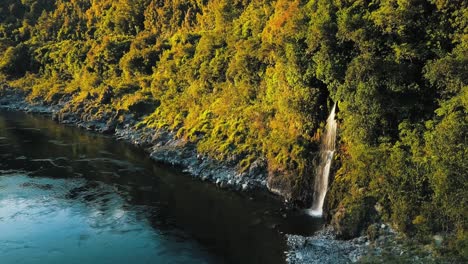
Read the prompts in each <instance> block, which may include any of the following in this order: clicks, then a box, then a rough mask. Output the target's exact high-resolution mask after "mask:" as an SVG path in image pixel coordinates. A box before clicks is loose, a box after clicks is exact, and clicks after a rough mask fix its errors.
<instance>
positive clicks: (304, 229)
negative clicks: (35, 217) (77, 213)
mask: <svg viewBox="0 0 468 264" xmlns="http://www.w3.org/2000/svg"><path fill="white" fill-rule="evenodd" d="M0 155H1V159H0V175H1V174H7V172H8V174H11V172H23V173H24V174H27V175H29V177H33V178H37V179H41V178H52V179H57V180H64V179H66V180H80V181H82V182H80V184H77V185H76V186H71V187H70V188H68V187H67V188H68V189H66V190H65V193H64V194H63V197H62V198H63V201H66V202H64V203H72V204H73V203H80V204H83V205H84V206H85V207H86V208H87V209H86V210H87V214H89V215H99V218H98V219H100V221H103V222H104V223H103V226H102V227H100V225H99V223H96V224H97V228H98V229H99V228H102V229H103V230H104V229H105V228H106V227H105V223H106V219H107V217H108V216H107V215H111V214H112V213H114V214H115V211H116V208H117V209H119V210H123V211H125V212H131V215H132V218H131V219H132V220H131V221H136V222H139V221H142V222H147V223H149V225H148V226H150V228H151V229H152V230H149V231H148V232H154V233H157V234H158V236H157V237H153V238H151V239H157V240H161V241H166V242H164V243H166V244H171V243H175V244H178V243H179V244H180V243H189V244H190V245H192V244H196V246H194V251H197V250H198V251H200V250H201V251H206V252H207V253H206V254H205V255H203V256H205V257H204V258H205V261H206V262H214V263H219V262H226V263H272V264H274V263H284V251H285V250H286V242H285V238H284V233H293V234H307V235H309V234H313V233H314V232H315V231H316V230H318V229H319V228H320V227H321V226H322V224H323V223H322V221H321V220H320V219H316V218H311V217H310V216H308V215H306V214H304V213H302V212H299V211H297V212H294V211H286V210H284V209H282V203H281V202H280V201H278V200H277V199H275V198H273V197H272V196H270V195H268V194H265V193H256V194H252V193H250V194H246V193H236V192H232V191H226V190H220V189H218V188H217V187H215V186H214V185H213V184H209V183H204V182H200V181H198V180H195V179H192V178H191V177H190V176H189V175H186V174H184V173H181V172H180V170H178V169H176V168H170V167H167V166H163V165H158V164H156V163H154V162H152V161H151V160H150V159H149V158H148V155H147V154H146V153H144V151H143V150H141V149H139V148H136V147H134V146H132V145H130V144H127V143H125V142H117V141H116V140H114V139H113V138H111V137H108V136H103V135H99V134H95V133H89V132H86V131H83V130H80V129H77V128H74V127H67V126H64V125H58V124H56V123H54V122H52V121H51V120H49V119H48V118H46V117H41V116H34V115H28V114H23V113H17V112H5V111H0ZM2 171H3V173H1V172H2ZM1 177H7V176H0V186H1V184H2V183H1ZM24 184H26V186H23V185H24ZM24 184H23V185H22V186H23V187H28V188H36V189H38V190H41V191H44V192H46V191H53V190H54V188H59V187H60V186H59V187H57V186H55V185H54V184H53V183H24ZM28 184H29V186H28ZM1 200H2V195H1V193H0V202H1ZM60 201H61V200H60ZM0 212H1V209H0ZM109 217H110V216H109ZM126 221H130V220H126ZM0 223H1V220H0ZM124 223H126V222H124ZM138 228H145V225H138ZM105 230H107V229H105ZM116 232H117V231H116ZM118 232H119V235H123V236H124V237H125V234H126V231H122V230H119V231H118ZM129 232H130V231H129ZM77 239H78V240H79V241H81V242H80V243H84V242H83V241H87V240H89V239H87V236H86V235H83V236H80V237H79V238H77ZM141 239H143V238H141ZM144 239H147V240H151V239H149V238H144ZM167 241H171V242H167ZM112 242H113V241H109V243H112ZM140 242H141V241H140ZM143 242H145V241H143ZM150 242H151V243H154V241H148V243H150ZM1 243H2V242H1V240H0V247H1V246H2V245H1ZM129 243H130V242H129ZM184 245H185V244H184ZM124 248H126V249H127V250H131V249H132V248H131V244H130V245H126V246H125V247H124ZM176 249H177V247H176V248H174V250H176ZM153 251H154V249H153ZM170 251H171V247H168V248H167V249H165V250H163V251H162V252H158V254H159V255H158V256H160V257H161V256H162V258H163V259H164V256H166V255H167V259H165V260H166V261H167V263H171V262H172V261H171V256H173V255H174V252H170ZM169 252H170V253H169ZM104 253H105V252H104ZM104 253H102V254H104ZM154 253H155V252H152V251H151V250H148V256H152V254H154ZM83 254H86V252H83ZM89 254H97V253H92V252H90V253H89ZM143 254H144V253H143ZM0 255H1V252H0ZM194 261H195V260H194ZM136 263H138V262H136ZM184 263H187V262H184ZM195 263H196V262H195Z"/></svg>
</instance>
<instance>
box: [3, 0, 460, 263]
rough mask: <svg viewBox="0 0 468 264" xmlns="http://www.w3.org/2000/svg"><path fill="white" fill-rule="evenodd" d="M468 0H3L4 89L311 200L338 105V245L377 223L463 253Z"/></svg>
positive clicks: (330, 200)
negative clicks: (167, 138) (169, 134)
mask: <svg viewBox="0 0 468 264" xmlns="http://www.w3.org/2000/svg"><path fill="white" fill-rule="evenodd" d="M467 25H468V7H467V2H466V1H463V0H451V1H447V0H362V1H345V0H310V1H305V0H303V1H298V0H296V1H294V0H277V1H273V0H271V1H270V0H262V1H260V0H258V1H249V0H234V1H227V0H174V1H169V0H118V1H111V0H102V1H94V0H3V1H2V4H1V6H0V82H2V83H5V84H8V85H9V86H11V87H14V88H16V89H22V90H25V91H27V93H28V94H29V95H28V98H29V100H32V101H41V102H44V103H54V102H57V101H59V100H60V99H61V98H62V97H69V98H71V101H70V104H69V105H68V106H67V108H68V111H73V110H74V109H81V110H80V111H87V112H89V114H90V115H103V113H105V114H110V113H112V114H113V115H116V116H117V117H122V118H123V117H124V116H125V114H126V113H133V114H135V115H137V116H138V117H139V118H140V123H139V125H140V126H145V127H151V128H156V129H158V128H164V129H166V130H170V131H173V132H174V133H175V135H176V136H177V137H179V138H183V139H185V140H187V141H190V142H193V143H194V144H196V147H197V151H198V152H199V153H201V154H203V155H209V156H211V157H212V158H214V159H218V160H225V161H226V160H229V162H231V163H232V164H237V166H238V170H240V171H245V170H248V169H249V168H250V167H251V165H252V164H253V163H256V161H258V160H264V161H266V164H267V170H268V173H269V179H268V181H269V185H270V187H271V189H274V190H278V191H279V192H281V193H282V194H283V195H285V196H287V197H288V198H289V199H293V200H297V201H302V202H303V203H304V204H307V203H308V202H310V200H311V197H310V195H311V191H310V188H311V186H312V184H311V183H312V181H313V177H314V160H315V157H316V156H317V155H316V152H317V150H318V144H319V139H320V135H321V131H322V128H323V125H324V120H325V119H326V116H327V114H328V107H329V106H330V102H331V101H339V104H338V106H339V113H338V117H339V123H340V131H339V137H340V138H339V146H340V149H339V150H338V155H337V158H336V162H335V163H334V164H335V165H334V171H335V177H334V180H333V183H332V185H331V190H330V191H329V194H328V196H327V204H326V207H327V208H328V212H329V218H333V221H332V222H333V223H334V225H335V227H336V228H337V230H339V231H340V234H341V235H342V237H345V238H346V237H352V236H355V235H356V233H357V232H359V231H360V230H361V229H363V228H365V226H366V223H367V222H372V221H375V220H376V219H375V218H380V219H382V220H383V221H388V222H391V223H392V224H393V225H394V226H395V227H396V228H398V229H399V230H401V231H403V232H406V233H408V234H411V235H415V236H416V237H419V238H420V239H422V240H424V239H425V238H426V237H427V236H429V235H431V234H434V233H447V234H450V235H451V236H453V238H454V239H450V240H448V241H450V243H451V244H450V245H447V246H448V247H449V248H450V249H451V250H453V252H456V253H457V254H460V255H463V256H464V257H465V258H467V257H468V234H467V231H466V230H467V219H468V215H467V213H468V208H467V205H468V195H467V192H466V190H468V186H467V183H468V172H467V171H468V162H467V160H468V159H467V158H466V157H467V156H468V155H467V154H468V153H467V152H468V150H467V147H466V146H467V131H468V128H467V123H468V115H467V108H468V88H467V87H468V28H467Z"/></svg>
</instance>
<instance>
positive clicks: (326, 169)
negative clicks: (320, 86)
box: [307, 103, 337, 216]
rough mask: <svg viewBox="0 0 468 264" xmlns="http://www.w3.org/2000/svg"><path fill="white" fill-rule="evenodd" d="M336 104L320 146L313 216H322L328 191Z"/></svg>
mask: <svg viewBox="0 0 468 264" xmlns="http://www.w3.org/2000/svg"><path fill="white" fill-rule="evenodd" d="M335 108H336V103H335V104H334V105H333V108H332V110H331V113H330V116H328V119H327V126H326V128H325V134H324V135H323V137H322V142H321V145H320V164H319V166H318V167H317V172H316V175H315V183H314V197H313V198H314V201H313V203H312V207H311V208H310V209H308V210H307V212H308V213H309V214H310V215H312V216H322V207H323V202H324V201H325V194H327V189H328V176H329V174H330V168H331V164H332V160H333V154H334V153H335V141H336V126H337V125H336V120H335Z"/></svg>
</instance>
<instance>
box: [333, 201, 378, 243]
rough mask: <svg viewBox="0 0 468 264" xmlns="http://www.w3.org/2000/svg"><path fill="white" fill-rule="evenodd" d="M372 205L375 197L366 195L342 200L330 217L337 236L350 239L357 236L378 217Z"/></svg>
mask: <svg viewBox="0 0 468 264" xmlns="http://www.w3.org/2000/svg"><path fill="white" fill-rule="evenodd" d="M374 205H375V199H374V198H372V197H366V196H358V197H355V198H350V199H346V200H343V201H342V203H341V204H340V206H339V208H338V210H337V211H336V212H335V214H334V215H333V218H332V226H333V228H334V229H335V232H336V235H337V237H338V238H341V239H351V238H354V237H357V236H359V235H360V234H361V232H362V231H363V230H364V229H366V228H367V227H368V226H369V224H370V223H372V222H375V221H376V220H377V218H378V214H377V212H376V210H375V208H374Z"/></svg>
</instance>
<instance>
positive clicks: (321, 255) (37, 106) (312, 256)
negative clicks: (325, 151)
mask: <svg viewBox="0 0 468 264" xmlns="http://www.w3.org/2000/svg"><path fill="white" fill-rule="evenodd" d="M70 100H71V98H67V97H63V98H62V99H60V100H59V101H58V102H56V103H53V104H45V103H43V102H37V103H29V102H27V100H26V94H25V93H23V92H21V91H15V90H13V89H10V88H8V87H3V88H2V87H0V108H3V109H9V110H16V111H23V112H30V113H39V114H44V115H49V116H51V117H52V118H53V119H54V120H56V121H58V122H59V123H62V124H71V125H75V126H77V127H81V128H84V129H86V130H90V131H96V132H98V133H104V134H110V135H113V136H115V137H116V138H117V139H118V140H124V141H127V142H130V143H131V144H133V145H136V146H139V147H141V148H143V149H145V150H146V151H147V152H148V154H149V155H150V157H151V158H152V159H153V160H155V161H156V162H160V163H164V164H169V165H173V166H177V167H181V168H183V171H184V172H187V173H189V174H190V175H192V176H193V177H195V178H198V179H200V180H203V181H210V182H212V183H214V184H216V185H217V186H219V187H220V188H226V189H232V190H236V191H251V190H261V191H265V192H268V191H270V192H273V193H277V192H275V190H272V189H271V188H269V186H268V184H267V175H268V174H267V169H266V163H265V161H264V160H262V159H258V160H257V161H255V162H253V163H252V165H251V166H250V168H249V169H248V170H247V171H246V172H244V173H240V172H239V171H238V170H237V169H236V163H235V162H231V163H230V162H229V161H226V162H221V161H217V160H213V159H211V158H209V157H207V156H204V155H200V154H198V153H197V151H196V147H195V144H193V143H190V142H187V141H185V140H183V139H178V138H177V137H176V136H175V134H174V133H173V132H171V131H166V130H155V129H152V128H147V127H138V126H137V121H138V120H137V118H136V117H135V116H133V115H131V114H128V115H125V116H124V118H123V120H119V121H117V120H116V117H117V116H118V114H120V113H111V114H105V115H102V116H101V117H100V118H95V117H93V116H92V115H89V113H87V112H84V111H83V112H79V111H78V112H74V111H73V110H70V109H67V106H69V105H68V103H69V101H70ZM277 194H278V193H277ZM375 226H377V228H374V229H376V230H377V231H376V232H377V234H378V235H377V237H378V239H376V240H373V241H371V240H370V239H369V236H368V235H367V236H360V237H357V238H354V239H351V240H340V239H337V238H336V233H335V232H334V231H333V228H332V227H331V226H328V227H326V228H325V229H323V230H321V231H319V232H317V233H316V234H315V235H313V236H311V237H304V236H299V235H286V239H287V245H288V248H289V250H288V251H287V252H286V262H287V263H290V264H305V263H311V264H313V263H322V264H325V263H338V264H339V263H354V262H361V261H362V260H363V259H366V258H369V257H370V259H372V257H375V256H381V255H382V253H383V252H386V251H387V252H391V253H390V254H396V255H401V256H403V257H404V254H406V255H408V254H409V257H408V258H409V259H410V260H411V262H412V263H432V262H431V260H432V258H431V257H430V255H428V254H425V255H424V256H426V257H419V255H415V254H413V251H411V250H406V249H402V246H401V245H402V243H399V244H398V243H397V244H396V243H395V241H396V238H395V237H396V233H395V232H394V231H393V230H392V229H391V228H389V227H388V226H385V225H384V224H382V225H375ZM413 255H414V256H413ZM364 262H365V261H364ZM365 263H366V262H365ZM367 263H373V261H370V262H367ZM380 263H386V262H385V261H383V262H380Z"/></svg>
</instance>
